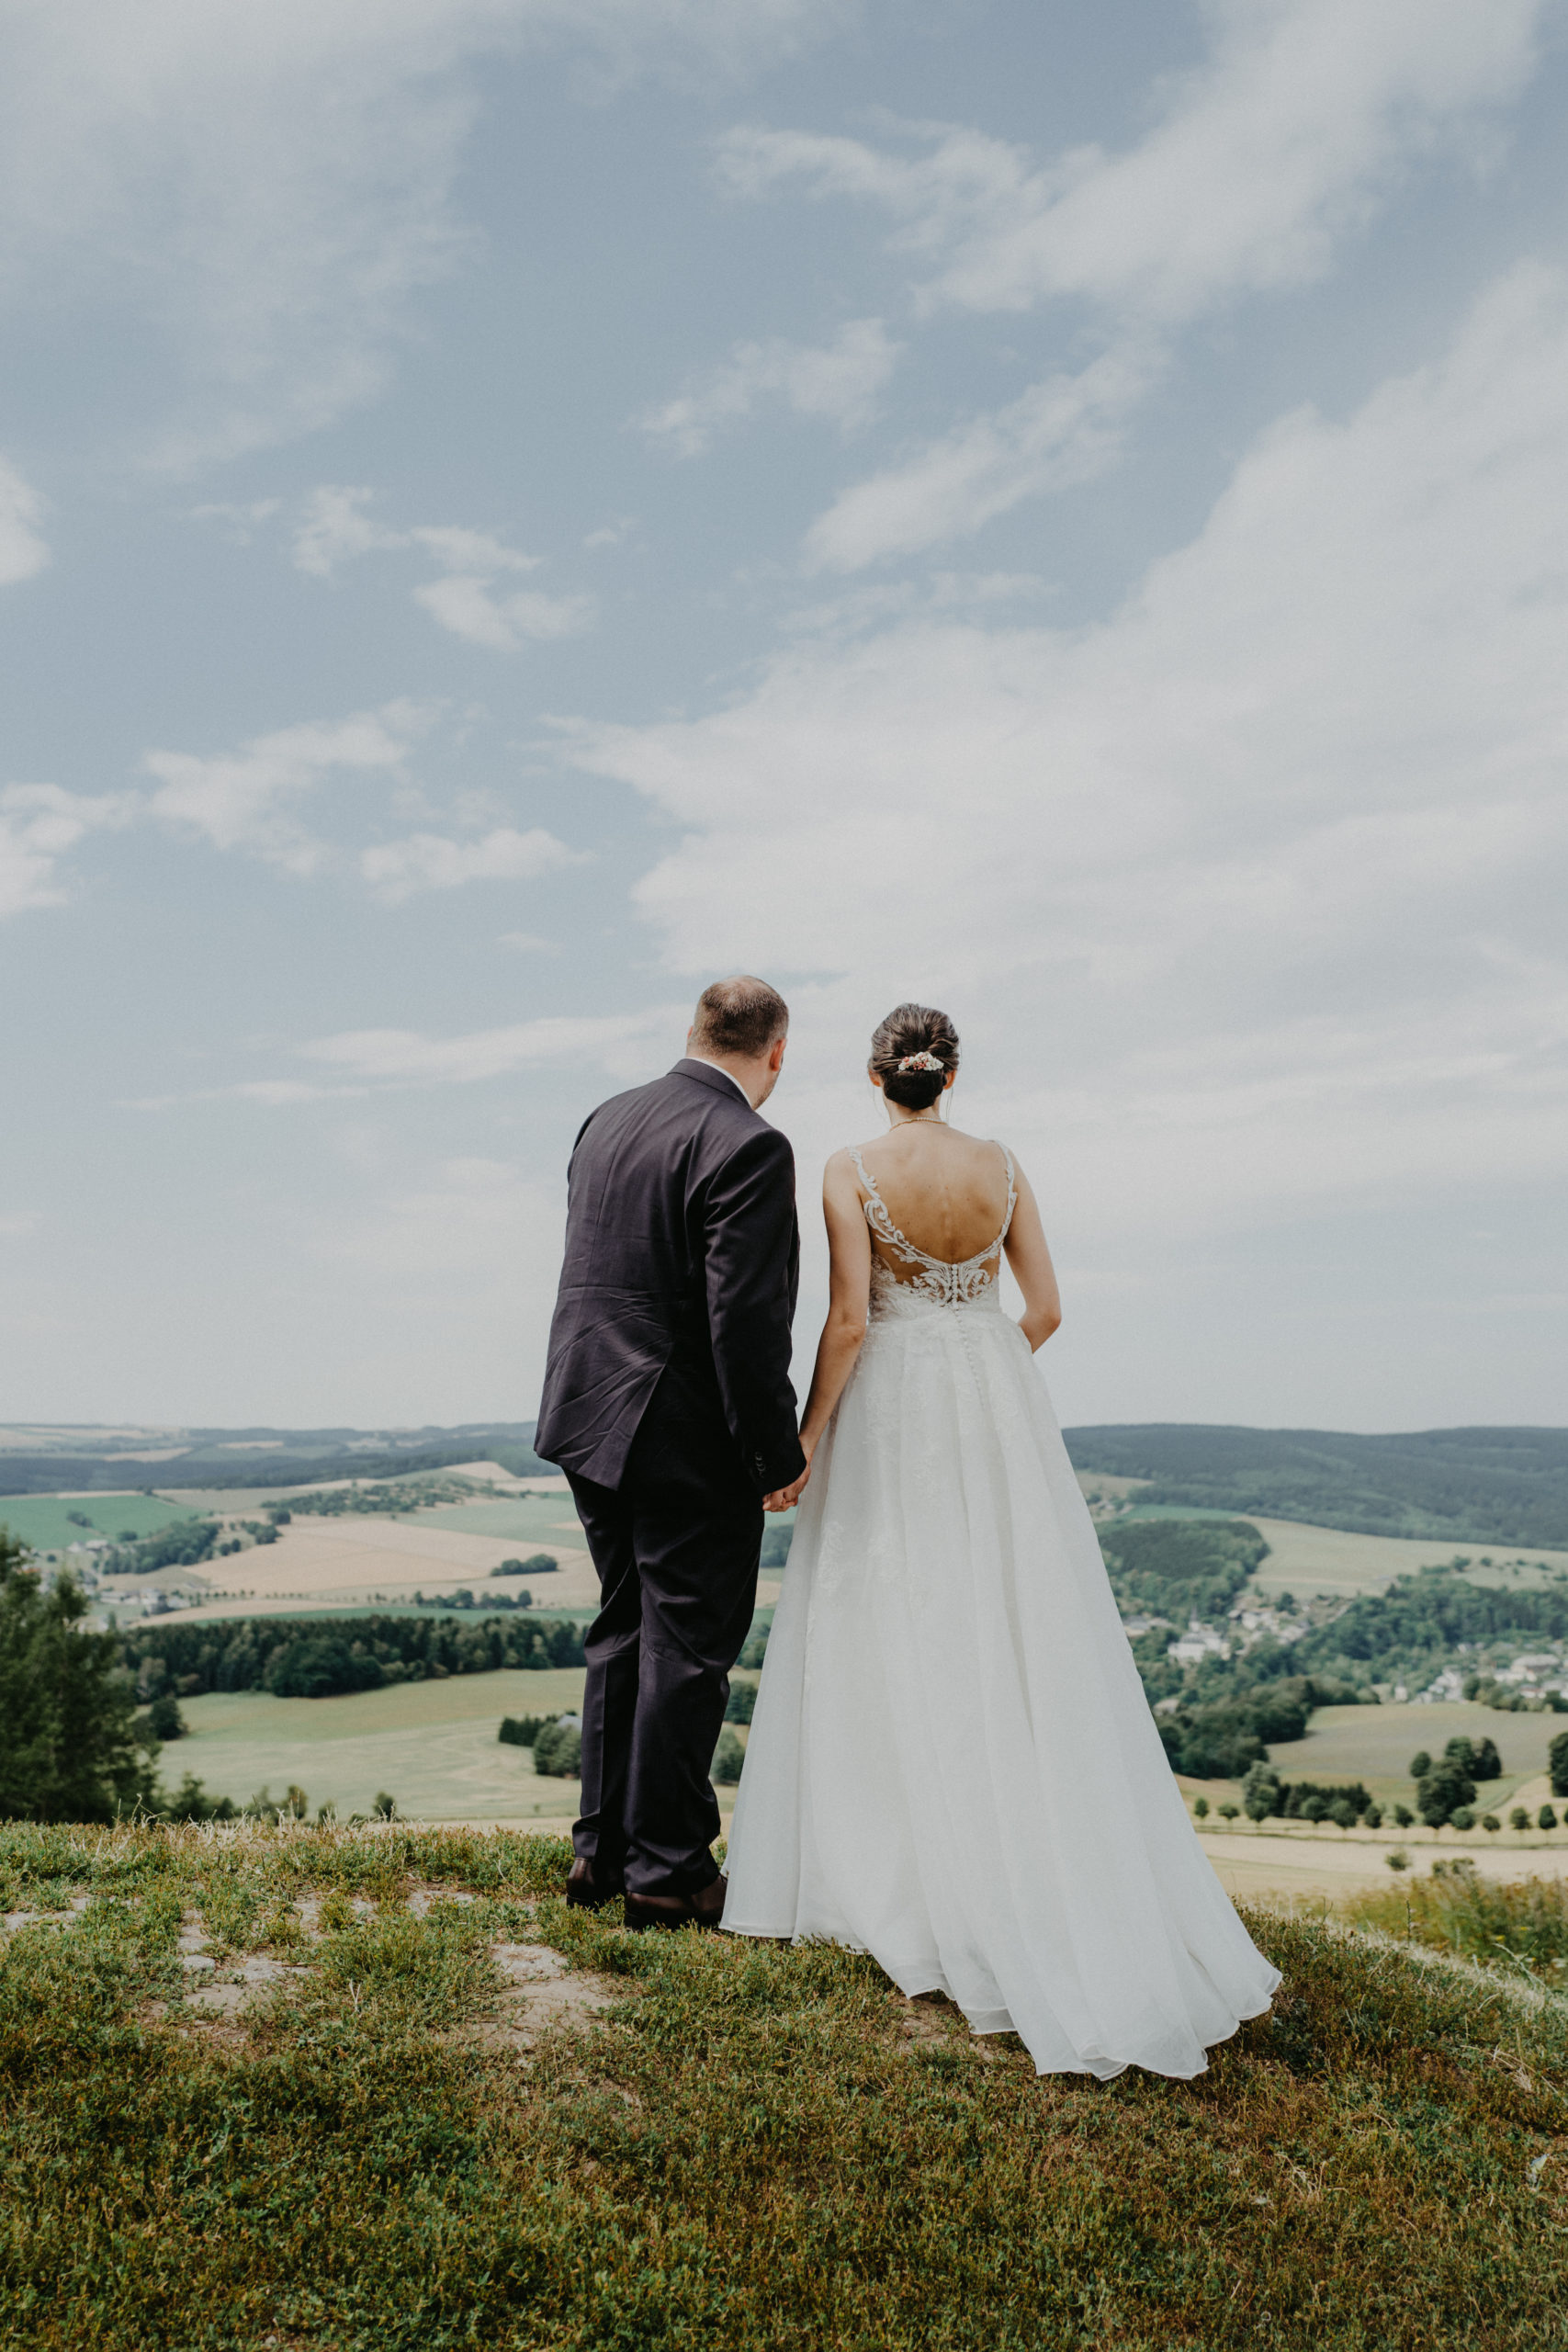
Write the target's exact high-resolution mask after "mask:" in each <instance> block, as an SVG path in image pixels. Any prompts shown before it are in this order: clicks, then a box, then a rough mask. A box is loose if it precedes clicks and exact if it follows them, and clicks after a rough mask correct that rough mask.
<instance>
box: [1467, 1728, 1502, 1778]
mask: <svg viewBox="0 0 1568 2352" xmlns="http://www.w3.org/2000/svg"><path fill="white" fill-rule="evenodd" d="M1474 1757H1475V1761H1474V1762H1473V1763H1472V1766H1471V1768H1470V1777H1471V1779H1472V1781H1500V1780H1501V1779H1502V1777H1503V1759H1502V1758H1501V1757H1500V1756H1499V1755H1498V1753H1497V1749H1496V1746H1495V1742H1494V1741H1493V1740H1492V1739H1490V1738H1486V1739H1478V1740H1477V1741H1476V1742H1475V1747H1474Z"/></svg>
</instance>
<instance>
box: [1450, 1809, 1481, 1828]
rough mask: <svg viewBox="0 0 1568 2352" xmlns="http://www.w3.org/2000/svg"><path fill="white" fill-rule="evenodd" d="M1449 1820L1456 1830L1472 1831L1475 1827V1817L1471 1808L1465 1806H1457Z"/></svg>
mask: <svg viewBox="0 0 1568 2352" xmlns="http://www.w3.org/2000/svg"><path fill="white" fill-rule="evenodd" d="M1449 1819H1450V1821H1451V1822H1452V1823H1453V1826H1454V1827H1455V1828H1456V1829H1473V1828H1474V1826H1475V1815H1474V1813H1473V1811H1472V1808H1471V1807H1470V1806H1469V1805H1467V1804H1461V1805H1459V1806H1457V1807H1456V1808H1455V1810H1454V1811H1453V1812H1452V1813H1450V1815H1449Z"/></svg>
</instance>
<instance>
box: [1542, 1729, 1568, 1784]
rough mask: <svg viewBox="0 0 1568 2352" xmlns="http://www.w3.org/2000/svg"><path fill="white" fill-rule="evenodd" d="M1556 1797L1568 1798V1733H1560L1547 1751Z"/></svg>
mask: <svg viewBox="0 0 1568 2352" xmlns="http://www.w3.org/2000/svg"><path fill="white" fill-rule="evenodd" d="M1546 1758H1547V1770H1549V1771H1550V1773H1551V1793H1552V1795H1553V1796H1554V1797H1568V1731H1560V1732H1559V1733H1558V1735H1557V1736H1556V1738H1555V1739H1554V1740H1553V1741H1552V1743H1551V1747H1549V1748H1548V1749H1547V1751H1546Z"/></svg>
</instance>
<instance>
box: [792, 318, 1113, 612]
mask: <svg viewBox="0 0 1568 2352" xmlns="http://www.w3.org/2000/svg"><path fill="white" fill-rule="evenodd" d="M1159 369H1160V360H1159V356H1158V354H1157V352H1156V350H1155V349H1153V348H1151V347H1150V346H1149V345H1147V344H1140V343H1138V342H1136V341H1134V340H1133V339H1132V338H1127V339H1125V340H1123V341H1122V343H1120V344H1119V345H1116V346H1115V347H1113V348H1112V349H1111V350H1110V351H1108V352H1106V353H1105V354H1104V355H1103V356H1101V357H1100V358H1099V359H1097V360H1095V361H1093V362H1092V363H1091V364H1090V365H1089V367H1087V368H1084V369H1083V370H1082V372H1081V373H1080V374H1078V375H1077V376H1072V375H1060V376H1051V377H1048V378H1047V379H1046V380H1045V381H1044V382H1043V383H1041V384H1034V385H1032V386H1031V387H1030V389H1029V390H1028V391H1027V392H1025V393H1024V394H1023V395H1022V397H1021V399H1019V400H1016V401H1013V402H1012V403H1011V404H1010V406H1009V407H1007V408H1004V409H999V410H998V411H997V412H996V413H995V414H993V415H990V416H981V417H977V418H976V419H975V420H974V421H973V422H972V423H970V424H964V425H961V426H960V427H959V428H958V430H957V431H956V432H954V433H952V434H950V435H947V437H946V438H945V439H943V440H941V441H935V442H931V443H930V444H928V446H927V447H925V448H924V449H922V450H921V451H920V452H919V454H918V456H916V457H915V458H911V459H908V460H907V461H906V462H905V463H903V464H902V465H895V466H889V467H888V468H887V469H886V470H885V471H884V472H882V473H879V474H873V475H872V476H871V477H870V479H869V480H868V481H861V482H856V483H855V484H854V485H853V487H852V489H849V490H846V491H845V492H842V494H841V495H840V497H839V498H838V499H837V500H836V501H835V503H833V505H832V506H830V507H829V509H828V512H827V513H826V514H825V515H819V516H818V519H817V521H816V522H815V523H814V524H813V525H812V526H811V528H810V530H809V531H808V532H807V535H806V550H805V552H806V560H807V563H808V565H810V566H811V567H813V568H814V569H815V568H818V567H823V566H826V567H828V568H829V569H831V570H833V571H858V570H860V569H861V568H862V567H863V565H865V564H868V563H874V562H875V561H876V560H878V559H879V558H881V557H883V556H890V555H902V554H908V553H911V552H913V551H914V550H915V549H917V548H925V547H931V546H932V545H934V544H935V543H936V542H937V541H939V540H942V539H951V538H956V537H961V536H964V535H967V534H968V533H971V532H974V531H977V530H979V529H980V528H981V526H983V525H984V524H987V523H988V522H990V521H991V519H992V517H993V516H994V515H1001V514H1005V513H1006V512H1007V510H1008V508H1009V507H1011V506H1016V505H1017V504H1018V503H1019V502H1020V500H1021V499H1025V498H1032V497H1036V496H1038V495H1039V494H1040V493H1041V492H1044V491H1052V490H1064V489H1066V488H1068V487H1069V486H1070V485H1071V484H1073V483H1076V482H1083V481H1091V480H1092V479H1093V477H1094V476H1095V475H1096V474H1097V473H1100V472H1101V471H1102V470H1103V469H1104V468H1105V467H1106V466H1107V465H1108V464H1109V463H1110V462H1111V460H1112V459H1113V458H1114V457H1115V456H1116V454H1117V452H1118V450H1119V448H1120V447H1121V440H1122V425H1123V424H1124V421H1125V420H1126V418H1127V417H1128V416H1129V415H1130V414H1131V413H1132V411H1133V410H1134V408H1135V407H1136V405H1137V403H1138V401H1140V400H1141V399H1142V398H1143V396H1144V393H1145V391H1146V390H1147V388H1148V386H1149V383H1150V382H1151V380H1152V379H1153V378H1154V377H1155V376H1156V375H1157V374H1158V373H1159Z"/></svg>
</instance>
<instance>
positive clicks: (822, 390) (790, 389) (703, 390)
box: [642, 319, 902, 458]
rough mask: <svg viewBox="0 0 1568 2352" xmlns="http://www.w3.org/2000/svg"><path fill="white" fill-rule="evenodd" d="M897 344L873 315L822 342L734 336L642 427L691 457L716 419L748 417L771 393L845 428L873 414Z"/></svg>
mask: <svg viewBox="0 0 1568 2352" xmlns="http://www.w3.org/2000/svg"><path fill="white" fill-rule="evenodd" d="M901 348H902V346H901V345H898V344H896V343H894V342H892V341H891V340H890V339H889V337H888V334H887V330H886V327H885V326H884V325H883V323H882V321H881V320H880V319H852V320H850V321H849V322H848V323H847V324H846V325H845V326H843V327H842V328H840V332H839V334H838V336H837V338H836V340H835V341H834V342H833V343H831V344H829V345H828V346H827V347H826V348H825V349H816V350H814V349H812V348H811V347H810V346H809V345H804V344H798V343H785V342H784V341H783V340H780V339H776V338H775V339H774V340H773V341H772V342H769V343H739V344H737V345H736V346H735V349H734V350H733V351H732V352H731V353H730V356H729V358H728V361H727V362H726V364H725V365H724V367H722V368H718V369H717V370H716V372H715V373H714V374H713V375H711V376H710V377H708V378H707V379H706V380H705V382H702V383H700V384H698V385H696V386H695V387H694V389H693V390H691V391H689V392H683V393H682V394H681V396H680V397H679V398H678V399H676V400H672V401H667V402H666V403H665V405H664V406H663V407H662V408H660V409H655V410H654V411H653V412H652V413H651V414H650V415H649V416H646V417H645V418H644V419H643V420H642V424H643V430H644V432H645V433H647V434H649V435H650V436H651V437H652V438H653V439H655V440H664V441H667V442H669V443H670V444H671V447H674V448H675V449H676V450H678V451H679V453H680V455H681V456H682V457H683V458H694V457H697V456H699V455H700V454H701V452H702V451H703V450H704V449H705V448H706V447H707V446H708V443H709V442H710V441H711V440H712V438H713V436H714V434H715V433H716V431H718V430H719V429H720V428H721V427H722V426H724V425H726V424H737V423H739V421H740V419H741V418H743V417H748V416H750V414H751V413H752V411H753V410H754V409H755V408H756V406H757V403H758V401H760V400H761V399H763V398H764V397H765V396H767V395H768V394H770V393H776V394H777V395H778V396H779V397H780V398H782V399H783V400H784V402H785V404H786V405H787V406H788V407H790V408H792V409H793V410H794V411H795V414H796V415H797V416H820V417H826V418H827V419H828V420H829V422H830V423H832V424H837V425H838V426H839V427H840V430H841V431H844V432H850V431H852V430H853V429H854V428H855V427H856V426H857V425H862V424H866V423H867V422H868V421H869V419H870V418H871V417H872V416H873V415H874V413H875V407H876V395H877V394H878V393H879V392H880V391H881V390H882V389H883V387H884V386H885V385H886V382H887V380H888V379H889V378H890V377H891V375H892V373H893V370H894V368H895V367H896V366H897V360H898V354H899V351H900V349H901Z"/></svg>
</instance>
